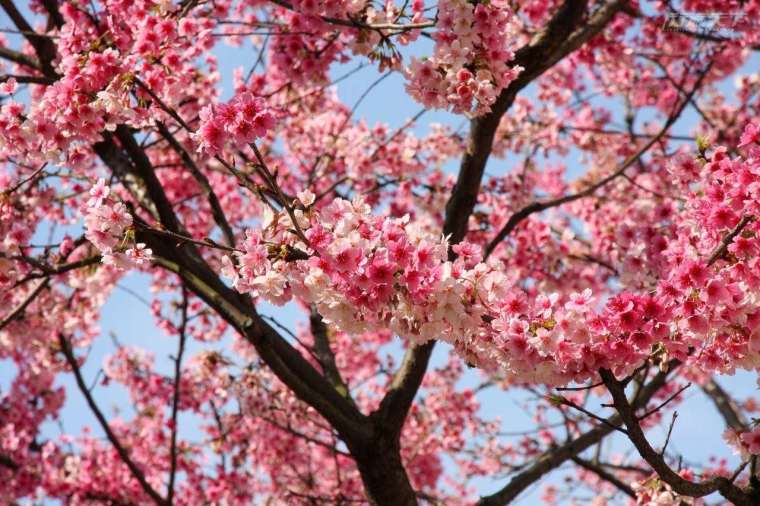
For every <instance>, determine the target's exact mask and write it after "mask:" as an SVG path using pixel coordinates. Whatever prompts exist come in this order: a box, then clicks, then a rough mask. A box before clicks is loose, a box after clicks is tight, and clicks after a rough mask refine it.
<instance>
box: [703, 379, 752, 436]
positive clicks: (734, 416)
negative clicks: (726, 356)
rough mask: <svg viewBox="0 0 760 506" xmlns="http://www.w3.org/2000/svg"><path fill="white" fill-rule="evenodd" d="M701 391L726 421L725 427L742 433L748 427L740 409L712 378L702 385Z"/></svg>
mask: <svg viewBox="0 0 760 506" xmlns="http://www.w3.org/2000/svg"><path fill="white" fill-rule="evenodd" d="M702 391H703V392H704V393H705V395H707V397H709V398H710V400H711V401H712V402H713V404H715V408H716V409H717V410H718V412H719V413H720V414H721V416H722V417H723V420H725V421H726V425H728V426H729V427H731V428H732V429H734V430H737V431H743V430H746V429H747V427H749V422H748V421H747V418H746V417H745V416H744V413H743V412H742V410H741V408H740V407H739V406H738V405H737V404H736V402H735V401H734V399H733V398H732V397H731V396H730V395H729V394H728V392H726V391H725V390H724V389H723V387H721V386H720V385H719V384H718V382H717V381H715V379H714V378H713V379H710V381H708V382H707V383H705V384H704V385H702Z"/></svg>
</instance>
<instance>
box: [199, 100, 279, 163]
mask: <svg viewBox="0 0 760 506" xmlns="http://www.w3.org/2000/svg"><path fill="white" fill-rule="evenodd" d="M200 118H201V125H200V127H199V129H198V131H197V132H196V133H195V137H196V139H197V141H198V151H205V152H206V153H209V154H211V155H217V154H219V153H220V152H221V151H222V149H224V146H225V145H226V144H227V143H230V144H232V145H233V146H236V147H242V146H245V145H247V144H249V143H251V142H253V141H254V140H255V139H257V138H259V137H263V136H264V135H266V133H267V132H268V131H270V130H272V129H273V128H274V115H273V114H272V112H271V111H270V110H269V109H268V108H267V106H266V104H265V102H264V100H263V99H262V98H260V97H255V96H253V94H251V93H248V92H244V93H240V94H238V95H236V96H235V97H234V98H233V99H232V100H230V101H229V102H228V103H226V104H218V105H208V106H206V107H204V108H203V109H201V112H200Z"/></svg>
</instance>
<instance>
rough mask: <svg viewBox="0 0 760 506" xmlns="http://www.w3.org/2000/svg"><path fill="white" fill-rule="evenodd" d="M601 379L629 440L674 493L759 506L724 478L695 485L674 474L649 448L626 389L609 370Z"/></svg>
mask: <svg viewBox="0 0 760 506" xmlns="http://www.w3.org/2000/svg"><path fill="white" fill-rule="evenodd" d="M599 375H600V376H601V378H602V380H603V381H604V384H605V386H606V387H607V390H609V392H610V394H611V395H612V400H613V403H614V405H615V409H617V412H618V414H619V415H620V417H621V419H622V420H623V423H625V426H626V427H627V428H628V438H629V439H630V441H631V442H632V443H633V445H634V446H635V447H636V450H638V452H639V455H641V457H642V458H643V459H644V460H645V461H646V462H647V464H649V465H650V466H651V467H652V469H653V470H654V471H655V472H656V473H657V475H658V476H659V478H660V479H661V480H662V481H664V482H665V483H667V484H668V485H670V486H671V487H672V489H673V491H674V492H676V493H677V494H680V495H685V496H689V497H704V496H706V495H710V494H712V493H714V492H720V494H721V495H722V496H723V497H725V498H726V499H728V500H730V501H732V502H733V503H734V504H737V505H739V506H745V505H746V506H751V505H753V504H757V502H756V499H757V498H753V497H752V496H750V495H749V494H747V493H745V492H744V491H743V490H741V489H740V488H739V487H737V486H736V485H734V484H733V483H732V482H731V480H729V479H728V478H725V477H723V476H716V477H713V478H710V479H708V480H705V481H701V482H693V481H691V480H687V479H685V478H684V477H682V476H681V475H680V474H679V473H677V472H676V471H674V470H673V469H672V468H671V467H670V466H669V465H668V464H667V463H666V462H665V459H664V457H663V456H662V455H660V453H659V452H658V451H657V450H655V449H654V448H653V447H652V445H651V444H649V441H648V440H647V438H646V435H645V434H644V431H643V430H642V428H641V425H640V424H639V418H638V417H637V416H636V414H635V409H634V408H633V407H632V406H631V404H630V403H629V402H628V399H627V398H626V395H625V386H624V385H623V384H622V383H621V382H620V381H618V380H617V379H616V378H615V375H614V374H613V373H612V371H610V370H608V369H601V370H600V371H599Z"/></svg>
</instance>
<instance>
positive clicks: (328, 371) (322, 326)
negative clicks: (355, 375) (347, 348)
mask: <svg viewBox="0 0 760 506" xmlns="http://www.w3.org/2000/svg"><path fill="white" fill-rule="evenodd" d="M309 324H310V325H311V335H312V336H314V355H315V356H316V357H317V360H318V361H319V365H320V366H322V371H323V372H324V375H325V377H326V378H327V380H328V381H329V382H330V383H332V385H333V387H335V390H337V391H338V393H340V395H342V396H343V397H345V398H346V400H347V401H349V402H350V403H351V404H354V405H355V403H354V400H353V398H352V397H351V392H350V391H349V389H348V385H347V384H346V382H345V381H344V380H343V377H342V376H341V374H340V371H339V370H338V366H337V365H336V364H335V354H334V353H333V351H332V349H331V348H330V335H329V332H330V330H329V329H328V328H327V324H326V323H325V322H324V320H323V319H322V315H321V314H319V312H318V311H317V308H316V307H315V306H314V305H312V306H311V309H310V313H309Z"/></svg>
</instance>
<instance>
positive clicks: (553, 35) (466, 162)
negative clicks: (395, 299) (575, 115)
mask: <svg viewBox="0 0 760 506" xmlns="http://www.w3.org/2000/svg"><path fill="white" fill-rule="evenodd" d="M622 5H623V2H622V1H620V0H615V1H613V2H611V3H609V4H606V5H604V6H603V7H601V8H600V9H598V10H597V11H596V12H595V13H594V14H593V15H592V16H591V17H590V19H589V20H588V21H587V22H586V23H583V24H582V25H581V26H580V27H579V28H577V29H576V27H578V25H579V24H580V21H581V20H582V19H583V16H584V14H585V11H586V1H585V0H566V2H565V3H564V4H563V5H562V7H561V8H560V9H559V10H558V11H557V13H556V14H555V15H554V17H553V18H552V19H551V21H549V23H548V24H547V26H546V28H544V30H542V31H541V32H539V33H538V34H537V35H536V36H535V37H534V38H533V40H532V41H531V42H530V43H529V44H527V45H526V46H524V47H523V48H521V49H520V50H518V51H517V53H516V54H515V59H514V61H513V62H511V63H512V64H513V65H519V66H522V67H523V68H524V70H523V71H522V72H521V73H520V75H519V77H518V78H517V79H516V80H515V81H513V82H512V83H511V84H510V85H509V87H507V88H506V89H505V90H504V91H502V93H501V94H500V95H499V97H498V99H497V100H496V103H495V104H494V105H493V107H492V111H491V112H490V113H489V114H486V115H485V116H482V117H479V118H475V119H474V120H472V122H471V125H470V134H469V140H468V144H467V150H466V152H465V154H464V156H463V158H462V162H461V165H460V169H459V175H458V177H457V182H456V184H455V186H454V189H453V190H452V193H451V197H450V199H449V201H448V203H447V204H446V220H445V223H444V227H443V233H444V234H445V235H447V236H449V241H450V243H451V244H456V243H458V242H459V241H461V240H462V239H463V238H464V237H465V235H466V233H467V224H468V222H469V219H470V215H471V214H472V211H473V209H474V208H475V204H476V202H477V197H478V193H479V192H480V182H481V180H482V178H483V173H484V171H485V167H486V163H487V162H488V157H489V156H490V154H491V149H492V147H493V141H494V135H495V133H496V129H497V127H498V126H499V122H500V120H501V117H502V116H503V115H504V113H505V112H506V111H507V109H509V107H510V106H511V105H512V103H513V102H514V100H515V97H516V96H517V93H518V92H519V91H520V90H522V89H523V88H525V87H526V86H527V85H528V84H530V83H531V82H532V81H533V80H535V79H536V78H538V77H539V76H540V75H541V74H543V73H544V72H546V71H547V70H548V69H549V68H551V67H552V66H553V65H554V64H556V63H557V62H559V61H560V60H561V59H562V58H564V57H565V56H567V55H568V54H570V53H571V52H572V51H575V50H576V49H578V48H579V47H581V46H582V45H583V44H584V43H585V42H586V41H588V40H589V39H591V38H592V37H594V36H596V35H597V34H599V33H600V32H601V30H602V29H603V28H604V27H605V26H606V25H607V23H609V22H610V20H612V18H613V17H614V15H615V14H616V13H617V12H619V11H620V9H621V6H622ZM434 346H435V341H431V342H429V343H426V344H422V345H412V346H410V348H409V349H408V350H407V352H406V353H405V355H404V358H403V361H402V364H401V366H400V368H399V370H398V371H397V373H396V375H395V377H394V379H393V381H392V382H391V385H390V387H389V389H388V392H387V393H386V395H385V397H384V398H383V400H382V402H381V404H380V408H379V410H378V412H377V413H376V415H375V416H376V419H377V420H378V423H379V424H380V425H381V426H383V427H385V429H384V430H387V431H391V432H395V434H396V435H398V434H400V432H401V427H402V426H403V423H404V420H405V419H406V414H407V413H408V411H409V408H410V407H411V404H412V402H413V400H414V397H415V395H416V394H417V390H418V389H419V386H420V384H421V383H422V378H423V377H424V376H425V371H426V370H427V366H428V363H429V361H430V356H431V355H432V353H433V348H434Z"/></svg>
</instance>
